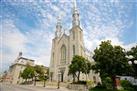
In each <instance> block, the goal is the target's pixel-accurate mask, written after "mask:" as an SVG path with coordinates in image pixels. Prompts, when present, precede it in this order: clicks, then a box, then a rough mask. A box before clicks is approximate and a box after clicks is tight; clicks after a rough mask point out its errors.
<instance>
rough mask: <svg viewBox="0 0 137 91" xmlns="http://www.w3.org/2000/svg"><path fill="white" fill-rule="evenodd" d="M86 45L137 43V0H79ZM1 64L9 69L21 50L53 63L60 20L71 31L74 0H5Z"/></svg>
mask: <svg viewBox="0 0 137 91" xmlns="http://www.w3.org/2000/svg"><path fill="white" fill-rule="evenodd" d="M77 7H78V10H79V13H80V23H81V25H80V26H81V28H82V29H83V31H84V43H85V46H86V48H88V49H89V50H91V51H93V50H94V49H95V48H96V47H97V46H98V45H99V44H100V41H102V40H108V39H110V40H112V44H114V45H121V46H122V47H124V48H125V49H127V50H128V49H130V48H131V47H132V46H134V45H136V43H137V2H136V0H77ZM0 8H1V12H0V20H1V22H0V27H1V28H0V29H1V38H0V39H1V44H2V45H1V47H0V50H1V56H0V58H1V60H2V61H1V63H0V64H1V67H2V70H0V72H2V71H4V70H6V69H8V67H9V65H11V63H13V62H14V60H15V58H16V57H17V55H18V53H19V52H20V51H22V52H23V56H24V57H29V58H32V59H34V60H36V63H38V64H43V65H46V66H49V63H50V50H51V43H52V39H53V38H54V32H55V26H56V19H57V17H58V16H61V21H62V26H63V28H64V29H65V31H66V32H67V33H68V32H69V30H70V28H71V27H72V2H71V1H70V0H14V1H12V0H1V2H0Z"/></svg>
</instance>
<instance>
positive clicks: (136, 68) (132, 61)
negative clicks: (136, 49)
mask: <svg viewBox="0 0 137 91" xmlns="http://www.w3.org/2000/svg"><path fill="white" fill-rule="evenodd" d="M126 58H128V59H129V61H128V64H130V65H132V66H133V68H134V71H135V74H136V76H137V60H136V59H135V58H134V57H133V56H132V55H129V56H126Z"/></svg>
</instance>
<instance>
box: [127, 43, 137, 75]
mask: <svg viewBox="0 0 137 91" xmlns="http://www.w3.org/2000/svg"><path fill="white" fill-rule="evenodd" d="M127 55H128V56H129V55H132V56H133V58H132V59H128V60H129V61H132V65H131V66H132V71H131V72H130V75H132V76H134V77H137V64H135V63H134V62H133V61H135V60H137V45H136V46H135V47H132V48H131V50H129V51H128V52H127Z"/></svg>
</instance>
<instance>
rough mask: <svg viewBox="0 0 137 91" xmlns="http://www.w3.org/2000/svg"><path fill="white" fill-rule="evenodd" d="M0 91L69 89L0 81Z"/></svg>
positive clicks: (60, 90)
mask: <svg viewBox="0 0 137 91" xmlns="http://www.w3.org/2000/svg"><path fill="white" fill-rule="evenodd" d="M0 91H70V90H68V89H66V88H60V89H57V88H55V87H45V88H44V87H38V86H28V85H11V84H5V83H0Z"/></svg>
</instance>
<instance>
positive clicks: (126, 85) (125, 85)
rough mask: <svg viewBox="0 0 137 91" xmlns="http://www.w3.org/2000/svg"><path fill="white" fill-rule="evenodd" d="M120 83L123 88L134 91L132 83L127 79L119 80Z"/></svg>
mask: <svg viewBox="0 0 137 91" xmlns="http://www.w3.org/2000/svg"><path fill="white" fill-rule="evenodd" d="M120 83H121V86H122V87H123V88H124V90H127V91H135V90H134V87H133V85H132V84H131V83H130V82H129V81H128V80H121V81H120Z"/></svg>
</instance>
